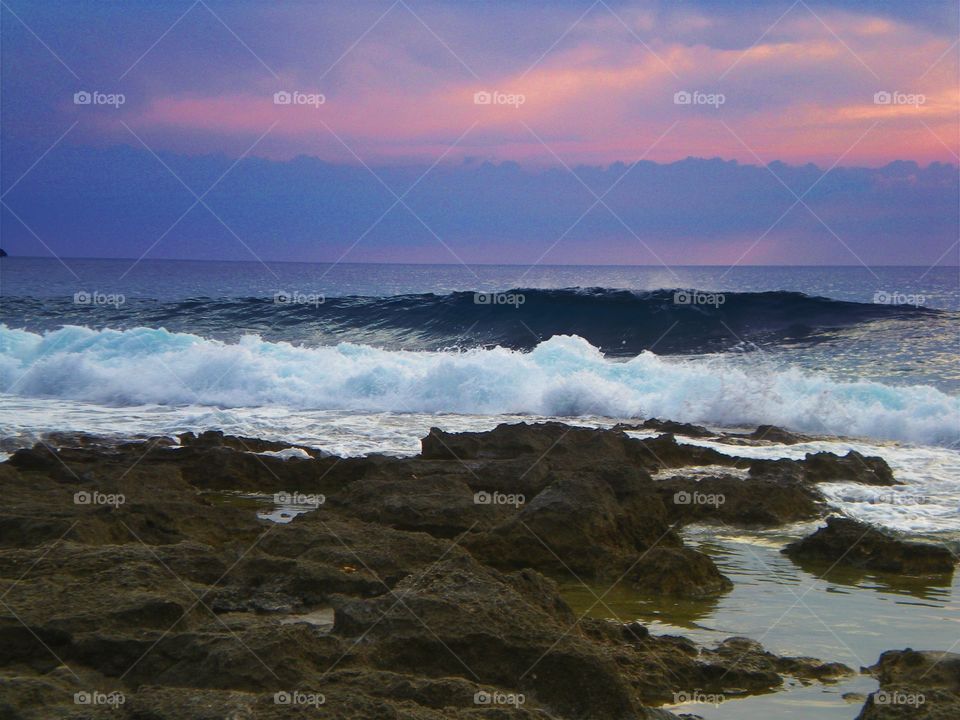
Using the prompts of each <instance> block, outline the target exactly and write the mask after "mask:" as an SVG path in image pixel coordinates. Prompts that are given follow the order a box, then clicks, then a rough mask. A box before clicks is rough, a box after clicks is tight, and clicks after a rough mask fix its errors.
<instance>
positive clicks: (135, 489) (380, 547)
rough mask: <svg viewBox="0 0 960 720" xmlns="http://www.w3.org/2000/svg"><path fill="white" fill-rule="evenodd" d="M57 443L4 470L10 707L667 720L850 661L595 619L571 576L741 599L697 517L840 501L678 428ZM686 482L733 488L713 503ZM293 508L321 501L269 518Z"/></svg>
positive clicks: (0, 609) (2, 566)
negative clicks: (697, 497) (400, 441)
mask: <svg viewBox="0 0 960 720" xmlns="http://www.w3.org/2000/svg"><path fill="white" fill-rule="evenodd" d="M674 429H675V428H674ZM60 441H61V445H60V446H59V447H57V446H54V445H53V444H51V443H50V442H49V441H48V442H46V443H45V444H39V445H37V446H35V447H33V448H28V449H20V450H18V451H17V452H15V453H14V454H13V456H12V457H11V459H10V460H9V461H8V462H6V463H2V464H0V483H2V485H3V488H4V492H5V495H4V497H5V503H4V504H3V506H2V507H0V595H2V598H3V603H2V604H0V718H28V719H30V720H33V719H34V718H37V719H39V718H48V717H65V718H78V719H79V718H91V717H105V718H106V717H110V718H150V719H151V720H161V719H166V718H170V719H171V720H172V719H173V718H178V719H179V718H188V719H190V718H224V717H226V718H234V717H236V718H261V717H262V718H288V717H290V718H293V717H307V716H310V715H311V714H316V711H317V708H318V707H320V706H321V705H322V714H323V716H324V717H331V718H371V717H377V718H380V717H383V718H457V717H464V718H467V717H470V718H498V717H516V718H525V717H530V718H534V717H551V718H624V717H631V718H632V717H638V718H645V717H649V718H664V717H671V715H670V714H669V713H666V712H665V711H662V710H659V709H657V708H656V706H658V705H662V704H665V703H669V702H671V701H672V700H673V698H674V697H675V693H677V692H684V691H693V690H694V689H697V690H698V691H701V692H715V693H724V692H726V693H728V694H729V692H730V688H736V689H737V690H736V692H738V693H743V694H749V693H759V692H769V691H771V690H775V689H777V688H779V687H780V686H781V685H782V683H783V679H784V677H785V676H792V677H798V678H802V679H805V680H809V681H818V680H829V679H833V678H837V677H841V676H843V675H845V674H848V673H849V672H850V671H849V670H848V669H847V668H845V667H843V666H841V665H836V664H830V663H823V662H821V661H819V660H813V659H810V658H783V657H778V656H776V655H773V654H772V653H769V652H767V651H765V650H764V649H763V648H762V647H761V646H760V645H759V644H758V643H755V642H753V641H751V640H748V639H746V638H731V639H729V640H727V641H725V642H723V643H720V644H719V645H717V646H715V647H702V646H698V645H696V644H694V643H693V642H691V641H689V640H686V639H684V638H678V637H672V636H656V635H653V634H651V633H650V632H648V631H647V629H646V628H645V627H643V626H642V625H640V624H638V623H632V624H630V625H620V624H618V623H612V622H607V621H600V620H595V619H591V618H588V617H580V616H578V615H577V614H575V613H574V612H573V611H572V610H571V608H570V607H569V606H568V605H567V604H566V603H565V602H564V600H563V599H562V598H561V596H560V594H559V593H558V590H557V582H558V581H569V580H571V579H577V580H581V581H584V582H598V583H600V584H601V585H603V586H610V585H614V584H616V583H623V584H625V585H628V586H629V587H631V588H633V589H634V590H636V591H638V592H641V593H645V594H651V595H668V596H676V597H703V596H707V595H715V594H718V593H723V592H725V591H727V590H728V589H729V588H730V587H731V583H730V581H729V580H728V579H727V578H725V577H724V576H723V575H722V573H721V572H720V570H719V569H718V568H717V566H716V565H715V564H714V562H713V560H712V559H711V558H710V556H708V555H706V554H704V553H702V552H699V551H698V550H696V549H694V548H691V547H687V546H685V545H684V542H683V539H682V536H681V535H680V534H679V532H678V528H679V526H680V525H682V524H684V523H687V522H704V521H707V522H709V521H716V522H723V523H730V524H743V525H754V524H759V525H763V524H776V523H778V522H782V521H783V520H784V519H785V518H793V517H795V516H796V515H797V513H798V512H800V513H801V514H802V515H803V516H804V517H807V516H816V515H817V514H818V513H822V512H823V510H822V502H821V498H820V496H819V494H818V493H817V491H816V488H815V483H814V482H813V481H811V480H810V479H809V478H808V477H807V471H808V468H807V467H806V464H805V462H804V461H799V462H798V463H797V464H796V465H791V466H790V469H789V470H784V471H780V470H777V471H776V472H772V471H771V472H765V473H760V475H762V477H759V478H758V477H754V473H753V466H754V463H753V462H752V461H749V460H746V459H743V458H736V457H731V456H730V455H725V454H722V453H718V452H716V451H714V450H712V449H708V448H700V447H694V446H688V445H684V444H683V443H682V442H678V440H677V438H676V436H674V435H672V434H667V435H661V436H658V437H655V438H650V439H638V438H635V437H630V436H629V435H628V434H627V433H626V432H623V431H622V430H591V429H586V428H573V427H569V426H565V425H562V424H559V423H547V424H543V425H525V424H520V425H514V426H500V427H498V428H496V429H495V430H493V431H490V432H488V433H461V434H451V433H444V432H443V431H440V430H432V431H431V432H430V434H429V435H428V436H427V437H426V438H425V439H424V440H423V452H422V454H421V455H419V456H417V457H413V458H404V459H398V458H388V457H381V456H370V457H365V458H346V459H344V458H336V457H329V456H326V455H324V454H323V453H321V452H317V451H315V450H310V449H303V450H304V452H303V453H292V454H286V455H284V454H283V452H282V451H285V450H286V446H283V447H281V446H280V445H282V444H277V443H270V442H261V441H256V440H251V439H247V438H231V437H225V436H223V435H222V434H219V433H204V434H202V435H200V436H193V435H189V436H183V437H181V438H180V443H179V444H178V443H175V442H171V441H170V440H169V439H165V438H153V439H149V440H145V441H138V442H119V441H116V442H115V441H111V442H106V441H100V440H97V439H95V438H89V437H82V436H74V437H70V438H60ZM262 453H268V454H262ZM270 453H273V454H270ZM277 453H279V455H278V454H277ZM815 463H816V464H817V467H818V468H819V467H821V466H823V465H824V464H826V465H828V466H830V470H829V472H832V473H837V474H842V473H844V472H847V471H848V470H847V466H848V463H845V462H844V460H843V458H836V457H835V456H833V459H832V460H831V459H830V458H819V459H817V460H816V461H815ZM831 463H832V465H831ZM706 466H709V467H711V468H718V471H717V472H718V473H720V474H719V475H717V476H716V477H713V478H710V477H705V476H703V474H702V473H701V474H700V475H697V474H696V473H694V470H695V469H697V468H703V467H706ZM798 468H799V469H798ZM725 469H726V471H728V472H729V473H740V476H737V477H734V476H733V475H730V476H729V477H726V478H725V477H723V475H722V472H724V471H725ZM665 472H666V475H665V474H664V473H665ZM818 472H824V471H823V470H822V469H821V470H818ZM853 472H856V471H853ZM685 473H686V474H690V475H691V476H690V477H686V476H685ZM737 483H739V485H738V484H737ZM758 487H762V488H764V490H763V497H764V499H763V501H762V502H759V503H758V502H757V501H756V497H757V488H758ZM707 491H709V492H707ZM681 492H688V493H691V496H692V494H693V493H694V492H697V493H701V494H706V495H710V494H713V495H717V494H723V495H724V496H725V498H724V502H723V503H722V504H719V505H715V507H714V508H713V510H714V511H717V512H716V514H715V515H713V516H711V514H710V512H711V510H710V509H709V507H706V506H704V505H703V504H699V503H694V502H693V501H691V502H689V503H677V502H675V501H674V499H673V498H674V495H676V494H677V493H681ZM751 494H753V496H754V502H753V503H751V502H750V501H749V498H750V496H751ZM275 502H278V503H282V502H291V503H293V504H294V505H303V506H304V508H305V509H308V510H311V511H310V512H305V513H303V514H297V515H296V516H295V517H294V518H293V520H292V521H291V522H289V523H286V524H277V523H273V522H268V521H266V520H264V519H262V518H260V517H258V510H260V511H263V510H264V508H270V507H272V506H273V504H274V503H275ZM794 504H795V505H796V506H797V507H800V508H801V509H800V511H797V510H791V509H790V508H791V507H793V505H794Z"/></svg>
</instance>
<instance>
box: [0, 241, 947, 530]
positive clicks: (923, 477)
mask: <svg viewBox="0 0 960 720" xmlns="http://www.w3.org/2000/svg"><path fill="white" fill-rule="evenodd" d="M958 321H960V274H958V269H957V268H956V267H932V268H931V267H874V268H867V267H861V266H845V267H755V266H753V267H733V268H727V267H692V266H688V267H671V268H667V267H647V266H628V267H627V266H625V267H615V266H535V267H532V268H531V267H527V266H524V267H520V266H508V265H472V266H466V265H398V264H393V265H386V264H384V265H372V264H348V263H341V264H333V263H328V264H318V263H275V262H270V263H262V262H256V261H251V262H213V261H173V260H170V261H167V260H150V259H144V260H140V261H136V260H132V259H130V260H117V259H110V260H108V259H74V258H64V259H62V260H58V259H55V258H19V257H7V258H3V259H0V391H2V392H0V411H2V412H0V438H2V446H0V450H4V451H6V452H9V451H11V450H12V449H15V448H16V447H21V446H24V445H27V444H30V443H32V442H34V441H36V440H37V439H40V438H42V437H44V436H45V435H49V434H50V433H57V432H91V433H97V434H101V435H108V436H116V437H140V436H151V435H171V436H172V435H175V434H177V433H181V432H185V431H188V430H192V431H202V430H210V429H215V430H222V431H224V432H227V433H232V434H238V435H245V436H253V437H263V438H269V439H274V440H282V441H285V442H290V443H291V444H300V445H306V446H310V447H316V448H320V449H322V450H324V451H326V452H330V453H333V454H338V455H362V454H368V453H373V452H380V453H387V454H393V455H406V454H414V453H416V452H417V451H418V450H419V439H420V438H421V437H422V436H423V435H425V434H426V433H427V431H428V430H429V428H430V427H432V426H437V427H441V428H444V429H447V430H453V431H462V430H478V429H489V428H492V427H494V426H495V425H497V424H498V423H501V422H521V421H527V422H531V421H538V420H543V419H560V420H563V421H565V422H569V423H575V424H581V425H586V426H596V427H606V426H611V425H613V424H616V423H618V422H637V421H639V420H642V419H646V418H654V417H656V418H664V419H671V420H678V421H683V422H690V423H697V424H702V425H707V426H709V427H712V428H718V429H736V430H740V429H753V428H754V427H756V426H757V425H760V424H772V425H778V426H781V427H784V428H787V429H790V430H794V431H797V432H800V433H804V434H807V435H810V436H811V440H810V441H809V442H806V443H801V444H799V445H791V446H779V445H764V446H761V447H734V448H730V447H729V446H722V445H721V444H717V443H715V445H717V446H718V447H720V448H721V449H722V448H724V447H725V448H726V450H727V451H728V452H735V453H736V454H740V455H746V454H749V455H750V456H755V457H803V455H804V454H805V453H806V452H815V451H818V450H831V451H834V452H841V453H842V452H846V451H847V450H848V449H857V450H858V451H860V452H862V453H865V454H870V455H880V456H882V457H884V458H885V459H886V460H887V461H888V462H889V463H890V465H891V466H892V467H893V468H894V471H895V473H896V475H897V477H898V478H899V479H900V480H901V481H902V482H903V483H904V485H902V486H899V487H897V488H893V489H891V488H866V487H861V486H858V485H853V484H845V483H834V484H830V485H828V486H825V487H824V490H825V492H826V493H827V495H828V497H829V498H830V501H831V502H832V503H833V504H834V505H835V507H836V508H837V509H838V511H841V512H845V513H847V514H850V515H852V516H854V517H859V518H861V519H865V520H869V521H871V522H874V523H877V524H879V525H882V526H885V527H888V528H891V529H894V530H898V531H902V532H906V533H910V534H919V535H928V536H935V537H941V538H942V537H951V538H957V537H960V449H958V445H960V443H958V441H960V400H958V398H960V363H958V349H960V342H958V341H960V335H958V328H960V322H958ZM699 442H709V441H699Z"/></svg>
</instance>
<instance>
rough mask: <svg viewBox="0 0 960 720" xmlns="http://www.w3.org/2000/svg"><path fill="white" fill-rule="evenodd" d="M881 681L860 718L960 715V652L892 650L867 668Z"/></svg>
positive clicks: (922, 719)
mask: <svg viewBox="0 0 960 720" xmlns="http://www.w3.org/2000/svg"><path fill="white" fill-rule="evenodd" d="M867 670H869V672H870V673H872V674H873V675H874V676H875V677H876V678H877V680H878V681H879V683H880V688H879V690H877V691H876V692H873V693H870V695H869V696H868V697H867V701H866V703H865V704H864V706H863V710H862V711H861V712H860V714H859V715H858V716H857V720H901V719H906V718H915V719H916V720H954V719H955V718H958V717H960V654H957V653H952V652H942V651H929V650H927V651H918V650H911V649H909V648H908V649H906V650H889V651H887V652H885V653H883V655H881V656H880V660H879V661H878V662H877V663H876V665H873V666H872V667H870V668H867Z"/></svg>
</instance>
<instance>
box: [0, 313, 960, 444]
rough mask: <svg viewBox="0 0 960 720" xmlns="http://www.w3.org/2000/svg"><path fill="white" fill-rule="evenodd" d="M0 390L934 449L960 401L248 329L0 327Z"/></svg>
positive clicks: (778, 371)
mask: <svg viewBox="0 0 960 720" xmlns="http://www.w3.org/2000/svg"><path fill="white" fill-rule="evenodd" d="M0 387H3V388H4V389H5V392H7V393H11V394H17V395H21V396H25V397H46V398H62V399H65V400H75V401H82V402H90V403H98V404H102V405H113V406H121V407H122V406H132V405H144V404H156V405H163V406H179V405H199V406H209V407H221V408H248V407H267V406H269V407H282V408H287V409H289V410H290V411H292V412H295V411H306V410H338V411H366V412H423V413H460V414H473V415H494V414H496V415H500V414H535V415H545V416H560V417H564V416H565V417H572V416H591V415H599V416H606V417H612V418H630V417H665V418H671V419H675V420H680V421H686V422H698V423H707V424H716V425H728V426H743V425H747V426H750V425H757V424H763V423H770V424H776V425H782V426H784V427H788V428H791V429H794V430H798V431H803V432H812V433H825V434H838V435H848V436H850V435H852V436H863V437H872V438H878V439H893V440H901V441H907V442H912V443H919V444H940V445H945V444H949V443H951V442H953V441H955V440H956V436H957V428H958V427H960V405H958V400H957V398H955V397H952V396H950V395H947V394H945V393H943V392H941V391H939V390H937V389H935V388H932V387H926V386H890V385H885V384H882V383H877V382H868V381H859V382H840V381H837V380H834V379H831V378H830V377H828V376H826V375H823V374H815V373H807V372H803V371H800V370H797V369H782V368H775V367H773V366H772V365H769V364H766V363H764V362H763V361H762V360H758V359H756V358H751V357H743V356H713V357H706V358H676V357H673V358H665V357H661V356H657V355H654V354H652V353H649V352H645V353H642V354H640V355H638V356H636V357H634V358H631V359H629V360H613V359H610V358H607V357H604V355H603V354H602V353H601V352H600V351H599V350H598V349H597V348H595V347H593V346H591V345H590V344H589V343H588V342H587V341H585V340H583V339H582V338H579V337H576V336H556V337H553V338H551V339H550V340H547V341H545V342H542V343H540V344H539V345H537V346H536V347H535V348H533V350H531V351H529V352H521V351H516V350H509V349H505V348H493V349H475V350H468V351H450V352H410V351H391V350H382V349H377V348H373V347H369V346H364V345H357V344H352V343H341V344H339V345H335V346H330V347H300V346H294V345H291V344H289V343H284V342H266V341H264V340H262V339H260V338H259V337H256V336H244V337H243V338H242V339H241V340H240V341H239V342H236V343H226V342H221V341H217V340H209V339H204V338H202V337H199V336H196V335H191V334H187V333H173V332H168V331H166V330H163V329H152V328H145V327H138V328H133V329H129V330H91V329H88V328H83V327H77V326H68V327H64V328H62V329H60V330H56V331H53V332H49V333H46V334H42V335H41V334H37V333H32V332H28V331H24V330H15V329H9V328H7V327H6V326H0Z"/></svg>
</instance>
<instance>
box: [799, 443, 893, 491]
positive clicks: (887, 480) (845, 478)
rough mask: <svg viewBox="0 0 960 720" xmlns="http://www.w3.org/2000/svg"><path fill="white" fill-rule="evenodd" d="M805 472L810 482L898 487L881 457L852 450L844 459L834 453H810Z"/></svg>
mask: <svg viewBox="0 0 960 720" xmlns="http://www.w3.org/2000/svg"><path fill="white" fill-rule="evenodd" d="M804 470H805V472H806V477H807V480H809V481H810V482H815V483H818V482H857V483H862V484H863V485H897V484H898V483H897V481H896V480H895V479H894V477H893V471H892V470H891V469H890V466H889V465H887V462H886V461H885V460H884V459H883V458H881V457H875V456H871V457H867V456H864V455H861V454H860V453H858V452H857V451H856V450H850V451H849V452H848V453H847V454H846V455H844V456H843V457H837V456H836V455H834V454H833V453H828V452H819V453H812V454H811V453H808V454H807V456H806V458H805V459H804Z"/></svg>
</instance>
